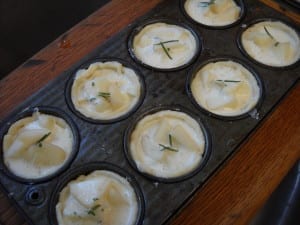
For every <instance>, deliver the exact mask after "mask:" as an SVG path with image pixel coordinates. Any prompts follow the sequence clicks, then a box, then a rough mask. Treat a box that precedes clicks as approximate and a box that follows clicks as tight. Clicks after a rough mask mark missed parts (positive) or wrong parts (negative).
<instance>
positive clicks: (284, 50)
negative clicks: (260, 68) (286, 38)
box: [272, 42, 293, 61]
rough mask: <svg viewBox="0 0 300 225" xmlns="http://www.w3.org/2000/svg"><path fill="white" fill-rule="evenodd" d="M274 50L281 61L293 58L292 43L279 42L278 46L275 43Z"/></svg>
mask: <svg viewBox="0 0 300 225" xmlns="http://www.w3.org/2000/svg"><path fill="white" fill-rule="evenodd" d="M272 50H273V52H274V55H275V56H276V57H277V58H278V59H279V60H280V61H290V60H291V59H292V58H293V49H292V47H291V44H290V43H287V42H285V43H278V44H277V45H276V46H275V45H273V47H272Z"/></svg>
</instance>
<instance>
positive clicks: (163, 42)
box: [154, 40, 179, 45]
mask: <svg viewBox="0 0 300 225" xmlns="http://www.w3.org/2000/svg"><path fill="white" fill-rule="evenodd" d="M178 41H179V40H170V41H161V42H159V43H156V44H154V45H160V44H167V43H172V42H178Z"/></svg>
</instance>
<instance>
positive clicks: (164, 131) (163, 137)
mask: <svg viewBox="0 0 300 225" xmlns="http://www.w3.org/2000/svg"><path fill="white" fill-rule="evenodd" d="M171 130H172V127H171V125H170V124H169V123H168V121H162V124H161V125H160V126H159V128H158V129H157V132H156V135H155V140H156V141H157V143H159V144H164V145H169V134H170V132H171Z"/></svg>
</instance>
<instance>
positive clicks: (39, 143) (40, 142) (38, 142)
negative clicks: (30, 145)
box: [35, 132, 51, 147]
mask: <svg viewBox="0 0 300 225" xmlns="http://www.w3.org/2000/svg"><path fill="white" fill-rule="evenodd" d="M50 134H51V132H49V133H47V134H45V135H43V137H41V138H40V139H39V140H38V141H37V142H36V143H35V144H36V145H38V146H39V147H42V146H43V143H42V142H43V141H44V140H45V139H46V138H47V137H49V136H50Z"/></svg>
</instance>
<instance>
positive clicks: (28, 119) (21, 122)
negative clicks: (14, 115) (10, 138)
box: [8, 117, 33, 135]
mask: <svg viewBox="0 0 300 225" xmlns="http://www.w3.org/2000/svg"><path fill="white" fill-rule="evenodd" d="M32 121H33V118H32V117H26V118H24V119H21V120H18V121H17V122H15V123H14V124H13V125H11V127H10V128H9V130H8V134H11V135H15V134H17V132H18V131H19V130H20V129H22V128H23V127H24V126H25V125H26V124H29V123H31V122H32Z"/></svg>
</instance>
